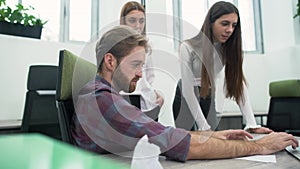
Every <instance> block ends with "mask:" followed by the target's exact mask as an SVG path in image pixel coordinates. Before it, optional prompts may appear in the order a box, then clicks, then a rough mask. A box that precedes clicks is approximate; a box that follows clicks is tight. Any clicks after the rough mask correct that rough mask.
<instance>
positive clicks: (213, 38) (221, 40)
mask: <svg viewBox="0 0 300 169" xmlns="http://www.w3.org/2000/svg"><path fill="white" fill-rule="evenodd" d="M179 53H180V56H179V57H180V61H181V75H182V79H181V81H180V82H179V83H178V86H177V89H176V96H175V99H174V103H173V111H174V118H175V120H176V121H175V124H176V125H177V127H183V128H186V129H190V130H211V129H216V128H217V117H216V112H222V109H223V103H224V100H225V98H230V99H233V100H234V101H236V102H237V104H238V106H239V108H240V110H241V112H242V114H243V117H244V119H245V121H246V127H245V129H246V130H249V131H250V132H254V133H269V132H271V131H272V130H270V129H268V128H265V127H261V126H260V125H257V124H256V121H255V118H254V114H253V111H252V108H251V105H250V99H249V96H248V93H247V89H246V80H245V77H244V73H243V52H242V36H241V24H240V16H239V11H238V9H237V8H236V7H235V6H234V5H233V4H231V3H229V2H224V1H220V2H217V3H215V4H214V5H213V6H212V7H211V8H210V9H209V11H208V13H207V16H206V18H205V20H204V23H203V25H202V28H201V31H200V32H199V33H198V34H197V35H196V36H195V37H193V38H191V39H188V40H185V41H184V42H183V43H182V44H181V46H180V51H179ZM191 120H192V121H191ZM194 124H195V125H194Z"/></svg>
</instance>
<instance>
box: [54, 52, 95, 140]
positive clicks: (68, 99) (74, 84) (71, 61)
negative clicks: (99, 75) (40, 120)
mask: <svg viewBox="0 0 300 169" xmlns="http://www.w3.org/2000/svg"><path fill="white" fill-rule="evenodd" d="M58 65H59V66H58V76H57V87H56V105H57V108H58V119H59V124H60V131H61V135H62V140H63V141H64V142H66V143H69V144H73V142H72V137H71V121H72V117H73V115H74V113H75V110H74V105H73V94H74V93H76V92H78V91H79V90H80V89H81V87H82V86H83V85H85V84H86V83H87V82H89V81H90V80H92V79H93V78H95V76H96V65H95V64H92V63H90V62H89V61H87V60H85V59H82V58H79V57H78V56H76V55H74V54H73V53H71V52H69V51H67V50H61V51H60V53H59V64H58Z"/></svg>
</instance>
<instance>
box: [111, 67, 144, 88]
mask: <svg viewBox="0 0 300 169" xmlns="http://www.w3.org/2000/svg"><path fill="white" fill-rule="evenodd" d="M138 80H139V77H134V78H133V79H131V80H128V78H127V76H125V74H124V73H123V72H122V71H121V70H118V71H117V72H115V73H114V74H113V77H112V81H113V84H114V87H115V88H116V89H117V90H120V91H122V90H123V91H124V92H126V93H132V92H134V91H135V89H136V84H137V81H138Z"/></svg>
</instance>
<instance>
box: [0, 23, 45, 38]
mask: <svg viewBox="0 0 300 169" xmlns="http://www.w3.org/2000/svg"><path fill="white" fill-rule="evenodd" d="M0 33H1V34H7V35H15V36H23V37H30V38H36V39H40V38H41V33H42V26H30V25H27V26H24V25H22V24H19V23H9V22H6V21H0Z"/></svg>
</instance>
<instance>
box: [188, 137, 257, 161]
mask: <svg viewBox="0 0 300 169" xmlns="http://www.w3.org/2000/svg"><path fill="white" fill-rule="evenodd" d="M191 136H192V137H191V143H190V149H189V153H188V159H220V158H234V157H241V156H246V155H254V154H259V152H260V151H261V149H262V148H261V147H260V146H259V145H258V144H256V143H255V142H251V141H242V140H222V139H218V138H214V137H207V136H206V135H202V134H201V135H199V133H198V134H191Z"/></svg>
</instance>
